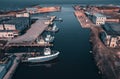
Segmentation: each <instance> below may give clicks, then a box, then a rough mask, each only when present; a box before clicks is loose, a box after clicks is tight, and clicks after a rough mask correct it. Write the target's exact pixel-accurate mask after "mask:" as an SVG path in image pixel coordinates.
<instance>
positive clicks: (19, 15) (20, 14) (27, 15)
mask: <svg viewBox="0 0 120 79" xmlns="http://www.w3.org/2000/svg"><path fill="white" fill-rule="evenodd" d="M16 17H29V13H18V14H16Z"/></svg>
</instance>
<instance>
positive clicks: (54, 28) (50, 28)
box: [46, 24, 59, 32]
mask: <svg viewBox="0 0 120 79" xmlns="http://www.w3.org/2000/svg"><path fill="white" fill-rule="evenodd" d="M46 30H47V31H50V32H57V31H58V30H59V28H58V27H57V26H56V24H54V25H53V26H52V27H48V28H47V29H46Z"/></svg>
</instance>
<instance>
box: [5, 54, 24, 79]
mask: <svg viewBox="0 0 120 79" xmlns="http://www.w3.org/2000/svg"><path fill="white" fill-rule="evenodd" d="M21 57H22V54H19V55H18V54H17V55H16V58H15V59H14V61H13V65H12V66H11V67H10V69H9V71H8V72H7V73H6V74H5V76H4V77H3V79H11V78H12V76H13V74H14V72H15V70H16V68H17V67H18V65H19V63H20V60H21Z"/></svg>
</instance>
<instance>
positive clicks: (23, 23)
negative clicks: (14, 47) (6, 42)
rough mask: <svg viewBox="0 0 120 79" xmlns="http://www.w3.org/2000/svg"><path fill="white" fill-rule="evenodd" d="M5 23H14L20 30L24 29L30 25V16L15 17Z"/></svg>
mask: <svg viewBox="0 0 120 79" xmlns="http://www.w3.org/2000/svg"><path fill="white" fill-rule="evenodd" d="M4 23H5V24H13V25H15V27H16V29H17V30H19V31H22V30H23V29H25V28H26V27H27V26H28V25H29V19H28V18H24V17H21V18H13V19H11V20H8V21H5V22H4Z"/></svg>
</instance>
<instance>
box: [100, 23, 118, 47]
mask: <svg viewBox="0 0 120 79" xmlns="http://www.w3.org/2000/svg"><path fill="white" fill-rule="evenodd" d="M102 27H103V29H104V31H105V32H103V33H101V35H100V36H101V40H102V41H103V42H104V44H105V45H106V46H108V47H112V48H116V47H120V24H119V23H106V24H105V25H103V26H102Z"/></svg>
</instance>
